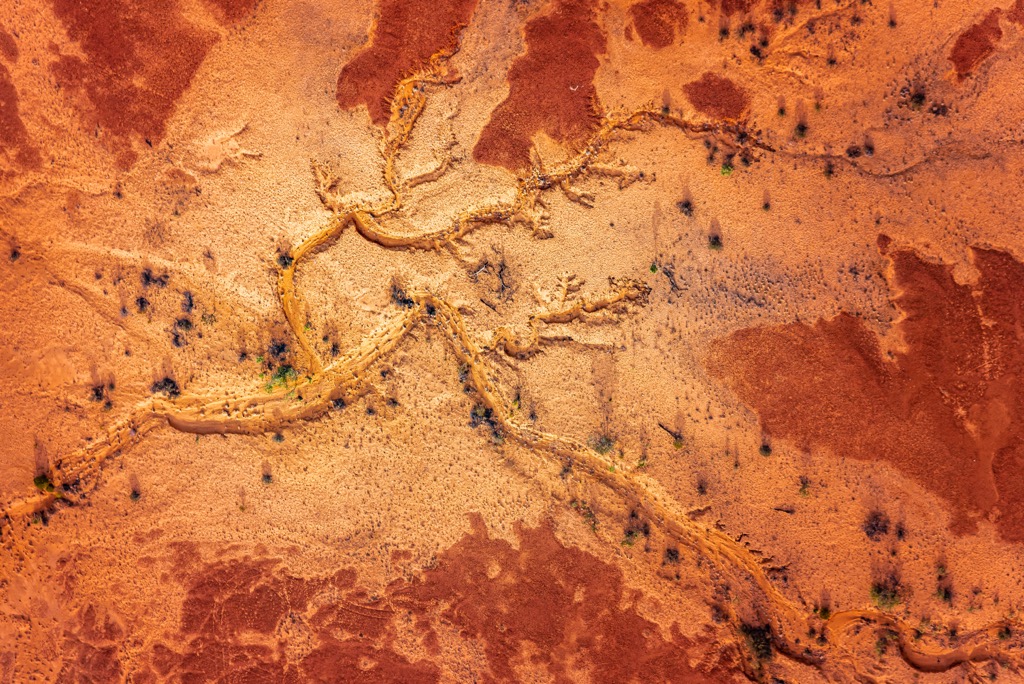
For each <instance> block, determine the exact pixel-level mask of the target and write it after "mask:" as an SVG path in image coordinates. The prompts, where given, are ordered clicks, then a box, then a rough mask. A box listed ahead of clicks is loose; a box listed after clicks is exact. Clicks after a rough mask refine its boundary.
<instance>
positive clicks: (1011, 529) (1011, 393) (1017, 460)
mask: <svg viewBox="0 0 1024 684" xmlns="http://www.w3.org/2000/svg"><path fill="white" fill-rule="evenodd" d="M880 244H881V245H882V246H883V249H885V245H886V244H887V242H886V240H881V241H880ZM972 256H973V259H974V263H975V266H976V267H977V268H978V270H979V272H980V273H981V276H980V278H979V280H978V282H977V284H975V285H960V284H958V283H957V282H956V281H955V280H954V279H953V276H952V268H951V267H949V266H946V265H943V264H941V263H939V264H936V263H930V262H928V261H925V260H923V259H922V258H921V257H919V256H918V255H917V254H916V253H915V252H913V251H909V250H897V251H894V252H893V253H892V254H891V260H892V267H893V277H892V285H893V287H894V289H895V290H896V292H897V295H896V296H895V297H894V299H893V301H894V303H895V304H896V306H897V307H899V308H900V309H901V310H902V311H903V313H904V314H905V317H904V318H903V319H902V321H901V322H900V323H899V332H900V334H901V335H902V337H903V340H904V341H905V343H906V351H905V352H902V353H896V354H894V357H893V359H892V360H891V361H889V360H886V359H885V358H884V357H883V355H882V353H881V349H880V345H879V340H878V338H877V337H876V335H875V334H874V333H873V332H871V331H870V330H869V329H868V328H867V326H865V324H864V323H863V322H861V321H860V320H858V319H856V318H854V317H852V316H850V315H848V314H840V315H839V316H837V317H836V318H833V319H831V320H819V321H818V322H816V323H814V324H813V325H809V324H805V323H793V324H789V325H783V326H769V327H759V328H750V329H746V330H740V331H738V332H736V333H734V334H732V335H731V336H729V337H728V338H726V339H724V340H722V341H720V342H719V343H718V344H717V346H716V348H715V349H714V351H713V352H712V354H711V356H710V359H709V362H710V367H711V368H712V369H714V372H715V373H717V374H719V375H721V376H723V377H726V378H727V379H728V380H729V382H730V384H731V385H732V386H733V387H734V388H735V390H736V392H737V393H738V394H739V396H740V398H741V399H743V401H744V402H746V403H747V404H749V405H750V406H752V407H754V408H755V410H756V411H757V412H758V414H759V415H760V417H761V421H762V424H763V429H764V430H765V432H766V433H767V434H769V435H771V436H772V437H780V438H784V439H790V440H794V441H796V442H798V443H800V444H801V445H802V446H803V447H805V448H811V447H813V446H824V447H827V448H829V449H830V450H832V451H833V452H834V453H835V454H836V455H838V456H850V457H852V458H857V459H863V460H874V459H880V460H885V461H888V462H890V463H891V464H892V465H893V466H894V467H896V468H898V469H899V470H901V471H902V472H904V473H905V474H907V475H909V476H911V477H913V478H914V479H916V480H917V481H918V482H920V483H921V484H922V485H924V486H925V487H927V488H928V489H930V490H932V491H934V492H936V493H937V494H939V495H941V496H942V497H944V498H945V499H946V500H947V501H948V502H949V504H950V507H951V508H952V510H953V517H954V523H953V527H954V530H956V531H958V532H963V531H969V530H971V529H973V528H974V521H973V519H974V518H975V517H976V516H977V515H978V514H979V513H990V514H993V515H991V516H990V517H992V518H994V519H995V520H996V522H997V525H998V529H999V531H1000V533H1001V534H1002V536H1003V537H1004V538H1006V539H1008V540H1012V541H1022V540H1024V483H1022V482H1021V481H1020V478H1019V476H1018V475H1017V474H1018V473H1019V472H1020V468H1021V466H1022V465H1024V423H1022V422H1021V417H1022V416H1024V345H1022V340H1024V301H1022V300H1021V299H1020V297H1019V293H1020V292H1021V291H1024V265H1022V264H1021V263H1020V262H1018V261H1016V260H1015V259H1014V258H1013V257H1011V256H1010V255H1009V254H1007V253H1005V252H999V251H992V250H985V249H978V248H975V249H973V250H972Z"/></svg>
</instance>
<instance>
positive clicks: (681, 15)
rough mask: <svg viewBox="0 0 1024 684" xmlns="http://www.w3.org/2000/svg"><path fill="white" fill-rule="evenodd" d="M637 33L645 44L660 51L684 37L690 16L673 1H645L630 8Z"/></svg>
mask: <svg viewBox="0 0 1024 684" xmlns="http://www.w3.org/2000/svg"><path fill="white" fill-rule="evenodd" d="M629 16H630V18H631V19H632V20H633V25H634V26H635V27H636V32H637V34H639V36H640V40H641V41H643V44H644V45H646V46H648V47H652V48H656V49H660V48H665V47H668V46H669V45H671V44H672V43H674V42H676V41H677V40H679V39H680V38H682V36H683V31H685V30H686V23H687V21H688V20H689V14H687V12H686V8H685V7H683V6H682V5H680V4H678V3H676V2H674V1H673V0H643V1H642V2H638V3H637V4H635V5H632V6H631V7H630V8H629Z"/></svg>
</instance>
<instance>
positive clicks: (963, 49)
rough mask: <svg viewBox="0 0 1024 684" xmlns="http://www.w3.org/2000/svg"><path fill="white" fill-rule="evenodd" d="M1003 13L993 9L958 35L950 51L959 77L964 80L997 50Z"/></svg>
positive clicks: (1001, 31)
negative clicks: (1000, 20) (1000, 17)
mask: <svg viewBox="0 0 1024 684" xmlns="http://www.w3.org/2000/svg"><path fill="white" fill-rule="evenodd" d="M1015 10H1016V8H1015ZM1001 14H1002V10H998V9H994V10H992V11H991V12H989V13H988V14H986V15H985V18H984V19H982V20H981V21H980V22H978V23H977V24H975V25H974V26H971V27H970V28H969V29H967V30H966V31H964V32H963V33H961V34H960V35H959V36H958V37H957V39H956V42H955V43H954V44H953V49H952V50H951V51H950V53H949V60H950V61H951V62H953V66H954V67H955V68H956V75H957V77H958V78H959V79H961V80H962V79H963V78H964V77H965V76H967V74H969V73H971V72H972V71H974V70H975V69H976V68H977V67H978V65H979V64H981V63H982V62H983V61H985V59H986V58H987V57H988V56H989V55H991V54H992V53H993V52H995V50H996V44H997V43H998V42H999V40H1000V39H1001V38H1002V37H1003V30H1002V29H1001V28H999V16H1000V15H1001Z"/></svg>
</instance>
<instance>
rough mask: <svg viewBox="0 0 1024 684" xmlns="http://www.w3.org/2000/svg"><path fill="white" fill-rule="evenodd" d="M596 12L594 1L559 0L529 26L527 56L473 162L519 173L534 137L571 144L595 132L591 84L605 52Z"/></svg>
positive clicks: (514, 69) (526, 163)
mask: <svg viewBox="0 0 1024 684" xmlns="http://www.w3.org/2000/svg"><path fill="white" fill-rule="evenodd" d="M594 10H595V5H594V2H593V0H559V2H558V3H557V4H556V5H555V9H554V11H553V12H551V13H550V14H545V15H543V16H540V17H537V18H535V19H532V20H531V21H530V22H528V23H527V24H526V54H525V55H522V56H520V57H519V58H517V59H516V61H515V62H514V63H513V64H512V68H511V69H510V70H509V73H508V83H509V94H508V97H507V98H505V101H504V102H502V103H501V104H500V105H498V107H497V108H496V109H495V110H494V111H493V112H492V113H491V118H490V121H488V123H487V126H486V127H485V128H484V130H483V132H482V133H481V134H480V139H479V140H478V141H477V143H476V146H475V147H474V148H473V158H474V159H475V160H477V161H478V162H482V163H485V164H493V165H495V166H503V167H505V168H507V169H510V170H513V171H516V170H519V169H523V168H526V167H528V166H529V165H530V149H531V147H532V146H533V142H532V137H533V135H534V134H535V133H538V132H540V131H543V132H545V133H547V134H548V135H549V136H551V137H552V138H553V139H555V140H557V141H558V142H561V143H568V144H573V143H579V142H582V141H583V140H585V139H586V138H587V136H588V135H590V134H591V133H592V132H593V131H594V129H595V127H596V125H597V123H598V119H599V111H598V108H597V91H596V89H595V88H594V84H593V79H594V74H595V73H597V67H598V65H599V62H598V59H597V55H600V54H604V51H605V35H604V33H603V32H602V30H601V28H600V27H599V26H598V25H597V23H596V22H595V17H594Z"/></svg>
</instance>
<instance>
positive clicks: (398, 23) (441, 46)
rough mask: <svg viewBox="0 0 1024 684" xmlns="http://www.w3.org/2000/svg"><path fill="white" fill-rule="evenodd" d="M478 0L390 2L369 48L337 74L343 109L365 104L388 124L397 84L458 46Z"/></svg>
mask: <svg viewBox="0 0 1024 684" xmlns="http://www.w3.org/2000/svg"><path fill="white" fill-rule="evenodd" d="M475 9H476V0H440V1H434V0H411V1H410V0H385V1H384V2H382V3H381V4H380V7H379V9H378V11H379V12H380V16H379V18H378V19H377V22H376V24H375V25H374V27H373V32H372V37H371V39H370V42H369V44H368V45H367V47H365V48H364V49H363V50H362V51H361V52H360V53H359V54H358V55H356V56H355V57H354V58H353V59H352V61H350V62H349V63H348V64H346V65H345V66H344V67H343V68H342V70H341V74H339V75H338V89H337V98H338V105H339V106H340V107H341V108H342V109H349V108H351V107H356V106H358V105H361V104H365V105H366V107H367V109H369V110H370V119H371V120H372V121H373V123H374V124H375V125H377V126H383V125H384V124H386V123H387V122H388V117H389V116H390V115H391V109H390V102H391V95H392V93H393V92H394V89H395V85H396V84H397V83H398V82H399V81H401V80H402V79H403V78H404V77H406V76H408V75H409V74H410V73H411V72H412V71H414V70H415V69H416V68H417V67H419V66H422V65H423V64H425V63H426V62H427V61H428V60H429V59H430V57H431V56H432V55H434V54H436V53H438V52H442V51H451V50H454V49H455V48H457V47H458V44H459V34H460V32H461V29H462V27H463V26H465V25H466V24H467V23H469V20H470V18H471V17H472V16H473V11H474V10H475Z"/></svg>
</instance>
